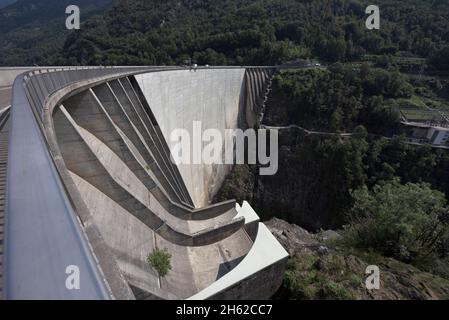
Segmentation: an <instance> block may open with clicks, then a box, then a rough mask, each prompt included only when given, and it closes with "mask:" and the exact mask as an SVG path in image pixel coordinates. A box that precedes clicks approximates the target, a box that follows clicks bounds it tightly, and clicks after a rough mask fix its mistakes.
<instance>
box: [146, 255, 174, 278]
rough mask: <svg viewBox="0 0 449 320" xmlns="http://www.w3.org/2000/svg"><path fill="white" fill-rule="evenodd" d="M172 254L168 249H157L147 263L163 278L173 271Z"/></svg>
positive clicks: (149, 256)
mask: <svg viewBox="0 0 449 320" xmlns="http://www.w3.org/2000/svg"><path fill="white" fill-rule="evenodd" d="M170 260H171V254H170V253H168V251H167V249H162V250H161V249H159V248H155V249H154V250H153V252H151V253H150V254H149V255H148V258H147V262H148V264H149V265H150V267H152V268H153V269H154V270H156V272H157V273H158V274H159V276H161V277H165V276H166V275H167V274H168V272H169V271H170V270H171V262H170Z"/></svg>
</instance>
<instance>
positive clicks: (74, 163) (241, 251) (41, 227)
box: [0, 67, 288, 300]
mask: <svg viewBox="0 0 449 320" xmlns="http://www.w3.org/2000/svg"><path fill="white" fill-rule="evenodd" d="M274 71H275V69H274V68H271V67H204V68H202V67H199V68H178V67H113V68H111V67H72V68H68V67H62V68H55V67H52V68H37V69H33V70H26V71H25V72H23V70H21V73H20V74H18V75H17V74H16V73H14V72H11V70H8V73H7V74H8V75H11V74H14V77H12V78H13V79H14V82H13V83H11V85H12V86H11V88H10V96H11V98H10V106H4V107H7V108H5V109H3V108H0V110H1V111H2V112H1V113H0V115H1V116H0V117H1V118H0V119H1V121H0V124H1V127H0V129H1V130H0V133H2V132H6V133H7V134H4V135H3V136H2V135H0V144H1V143H2V141H4V144H5V145H6V146H7V148H6V147H5V148H2V149H1V151H0V152H3V155H0V161H1V159H7V161H4V163H5V165H4V169H3V170H2V169H1V168H0V170H2V171H0V175H1V173H2V172H4V173H5V175H6V180H5V187H4V188H3V189H1V190H0V192H3V196H1V195H0V196H1V197H2V198H1V199H3V200H5V201H4V205H3V207H4V209H3V214H4V218H3V217H1V219H2V223H3V226H2V228H3V230H4V235H3V241H2V242H3V250H2V251H1V252H2V262H3V271H2V278H3V279H2V280H3V283H2V295H3V298H5V299H28V298H31V299H195V300H197V299H268V298H270V297H271V296H272V295H273V294H274V293H275V292H276V290H277V289H278V288H279V286H280V284H281V281H282V277H283V273H284V269H285V265H286V260H287V256H288V255H287V252H286V251H285V250H284V249H283V248H282V246H281V245H280V244H279V243H278V242H277V240H276V239H275V238H274V237H273V235H272V234H271V233H270V232H269V230H268V229H267V228H266V227H265V225H264V224H263V223H261V222H260V221H259V217H258V215H257V214H256V212H254V210H253V209H252V208H251V206H250V205H249V204H248V203H247V202H243V203H242V204H238V203H236V201H235V200H232V199H230V200H228V201H226V202H222V203H212V199H213V197H214V195H215V194H216V193H217V191H218V190H219V188H220V187H221V185H222V183H223V181H224V179H225V177H226V175H227V174H228V173H229V172H230V170H231V169H232V165H226V164H189V165H187V164H179V165H176V164H175V163H174V162H173V161H172V159H171V150H172V147H173V141H171V139H170V133H171V132H172V131H173V130H175V129H177V128H182V129H184V130H186V131H187V132H192V130H193V123H194V121H201V123H202V125H203V128H204V129H207V128H215V129H219V130H220V131H224V130H227V129H235V128H242V129H244V128H247V127H252V126H254V125H255V124H256V123H257V117H258V112H260V108H261V107H262V102H263V98H264V93H265V91H266V90H267V85H268V83H269V81H270V79H271V77H272V75H273V73H274ZM22 72H23V73H22ZM16 75H17V77H16ZM1 77H2V70H1V69H0V78H1ZM3 82H5V83H7V82H8V79H3ZM3 82H2V83H3ZM10 82H12V79H11V80H10ZM4 88H7V84H6V85H5V86H4ZM2 137H3V138H2ZM224 139H227V138H226V135H225V138H224ZM224 142H226V143H231V144H232V143H233V142H232V141H224ZM0 147H1V145H0ZM0 165H1V162H0ZM0 179H1V176H0ZM1 199H0V200H1ZM0 204H1V203H0ZM3 219H4V220H3ZM156 248H157V249H165V250H166V251H167V252H168V253H169V254H170V256H171V263H170V264H171V270H170V271H169V272H168V274H167V275H166V276H164V277H161V276H159V275H158V273H157V272H156V271H155V270H153V268H152V267H151V266H150V265H149V264H148V262H147V257H148V255H149V254H150V253H151V252H153V250H155V249H156ZM70 270H76V271H77V272H76V275H77V276H78V278H79V284H78V286H75V287H76V288H72V287H70V286H68V285H67V281H68V280H67V279H68V277H69V276H70V275H71V273H70Z"/></svg>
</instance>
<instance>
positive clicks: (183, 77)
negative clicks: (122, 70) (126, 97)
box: [135, 68, 246, 208]
mask: <svg viewBox="0 0 449 320" xmlns="http://www.w3.org/2000/svg"><path fill="white" fill-rule="evenodd" d="M245 73H246V69H245V68H228V69H197V70H177V71H167V72H154V73H147V74H142V75H137V76H135V79H136V81H137V83H138V84H139V87H140V89H141V91H142V93H143V95H144V96H145V98H146V101H147V102H148V104H149V107H150V108H151V111H152V112H153V114H154V116H155V118H156V120H157V122H158V124H159V126H160V130H161V131H162V134H163V136H164V138H165V140H166V142H167V144H168V146H169V148H170V149H172V148H173V147H174V146H175V145H176V144H177V142H172V141H170V134H171V133H172V132H173V130H175V129H185V130H187V131H188V132H189V133H190V137H191V139H193V126H194V121H200V122H201V127H202V128H201V129H202V131H203V132H204V130H206V129H219V130H220V131H221V132H222V133H224V130H225V129H235V128H239V127H244V126H245V122H244V119H245V118H244V114H245V98H244V97H245V81H244V80H245ZM222 136H223V137H225V135H224V134H223V135H222ZM223 139H225V138H223ZM228 143H229V141H228ZM224 145H225V141H224V140H223V146H224ZM203 146H204V143H203ZM223 152H224V150H223ZM178 168H179V171H180V173H181V176H182V178H183V180H184V183H185V185H186V187H187V190H188V191H189V194H190V196H191V197H192V200H193V202H194V205H195V207H197V208H198V207H204V206H206V205H207V204H209V203H210V201H211V200H212V198H213V196H214V195H215V193H216V192H217V191H218V189H219V188H220V186H221V184H222V182H223V180H224V178H225V176H226V174H227V173H228V172H229V171H230V169H231V166H229V165H205V164H190V165H186V164H181V165H178Z"/></svg>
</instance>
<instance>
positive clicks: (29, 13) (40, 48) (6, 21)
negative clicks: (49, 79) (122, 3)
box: [0, 0, 113, 66]
mask: <svg viewBox="0 0 449 320" xmlns="http://www.w3.org/2000/svg"><path fill="white" fill-rule="evenodd" d="M70 4H74V5H78V6H79V7H80V11H81V19H85V20H87V19H88V18H89V17H90V16H92V15H93V14H100V13H103V12H104V10H106V8H108V7H109V6H110V5H112V4H113V0H73V1H72V0H18V1H16V2H15V3H14V4H11V5H9V6H7V7H5V8H3V9H0V65H3V66H15V65H19V66H20V65H34V64H37V65H51V64H53V63H54V57H55V56H58V55H59V54H60V51H61V48H62V46H63V44H64V41H65V38H66V36H67V35H68V34H70V31H69V30H67V29H66V27H65V19H66V17H67V15H66V13H65V9H66V7H67V6H68V5H70Z"/></svg>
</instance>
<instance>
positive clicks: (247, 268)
mask: <svg viewBox="0 0 449 320" xmlns="http://www.w3.org/2000/svg"><path fill="white" fill-rule="evenodd" d="M287 257H288V253H287V251H285V249H284V248H283V247H282V246H281V245H280V244H279V242H278V241H277V240H276V238H275V237H274V236H273V235H272V234H271V232H270V230H268V228H267V227H266V226H265V225H264V224H263V223H259V231H258V233H257V238H256V241H255V242H254V244H253V246H252V248H251V250H250V251H249V253H248V255H247V256H246V257H245V258H244V259H243V260H242V262H240V263H239V264H238V265H237V266H236V267H235V268H234V269H232V270H231V271H230V272H229V273H227V274H226V275H224V276H223V277H222V278H220V279H218V280H217V281H215V282H214V283H212V284H211V285H210V286H208V287H207V288H205V289H203V290H201V291H200V292H198V293H197V294H195V295H193V296H191V297H190V298H189V300H203V299H207V298H209V297H212V296H213V295H215V294H216V293H218V292H221V291H223V290H225V289H227V288H229V287H231V286H233V285H234V284H236V283H238V282H240V281H243V280H244V279H246V278H248V277H250V276H251V275H253V274H255V273H257V272H258V271H261V270H262V269H264V268H266V267H269V266H270V265H272V264H274V263H276V262H278V261H281V260H283V259H285V258H287Z"/></svg>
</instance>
